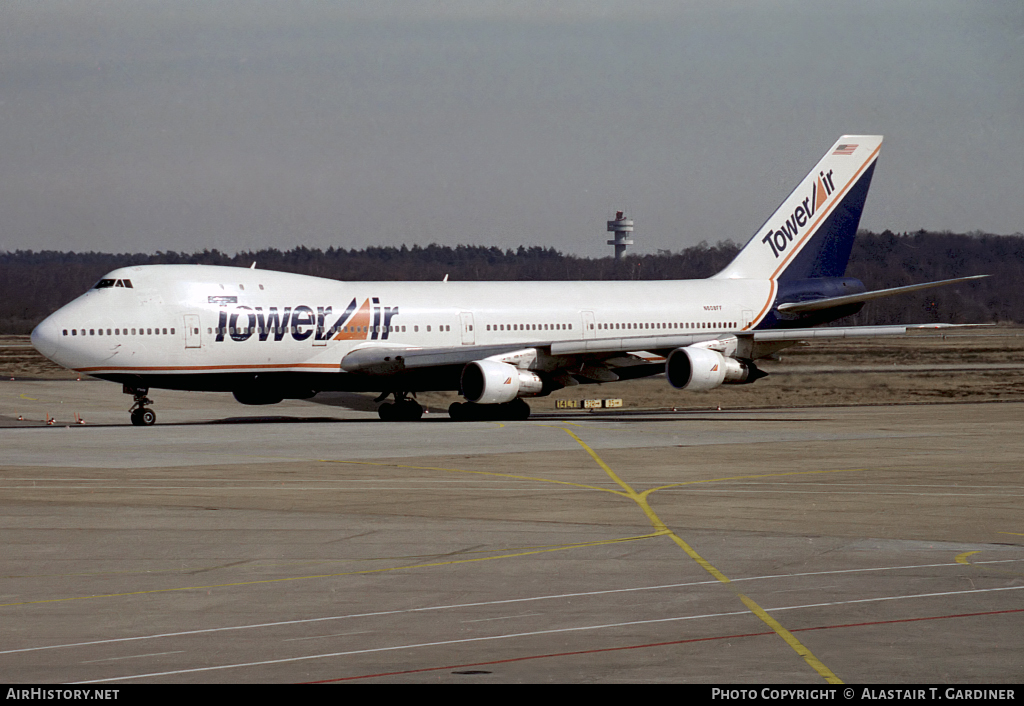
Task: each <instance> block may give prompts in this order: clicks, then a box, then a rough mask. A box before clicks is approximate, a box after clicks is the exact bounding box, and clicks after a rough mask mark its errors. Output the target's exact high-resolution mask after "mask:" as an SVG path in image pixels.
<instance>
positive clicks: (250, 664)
mask: <svg viewBox="0 0 1024 706" xmlns="http://www.w3.org/2000/svg"><path fill="white" fill-rule="evenodd" d="M1021 589H1024V586H1007V587H1004V588H979V589H975V590H972V591H943V592H940V593H919V594H914V595H909V596H883V597H881V598H862V599H857V600H852V601H834V602H831V603H809V604H806V605H795V606H784V607H780V608H765V610H766V611H768V612H772V611H782V610H799V609H801V608H819V607H821V606H837V605H846V604H851V603H873V602H876V601H897V600H905V599H910V598H935V597H938V596H957V595H964V594H970V593H990V592H993V591H1019V590H1021ZM749 614H750V613H749V611H746V610H741V611H735V612H729V613H708V614H705V615H680V616H675V617H672V618H653V619H651V620H631V621H628V622H623V623H607V624H605V625H583V626H578V627H571V628H557V629H553V630H536V631H533V632H520V633H510V634H507V635H488V636H485V637H467V638H462V639H459V640H439V641H437V642H421V643H415V644H410V645H393V646H391V647H373V648H368V649H363V650H347V651H345V652H328V653H325V654H316V655H304V656H302V657H285V658H282V659H268V660H262V661H259V662H239V663H237V664H221V665H217V666H215V667H195V668H192V669H177V670H173V671H168V672H151V673H149V674H131V675H128V676H123V677H114V678H111V679H91V680H88V681H81V682H75V683H77V684H102V683H104V682H112V681H126V680H128V679H146V678H148V677H166V676H171V675H174V674H192V673H195V672H211V671H218V670H222V669H238V668H242V667H265V666H268V665H271V664H286V663H289V662H304V661H308V660H312V659H328V658H330V657H346V656H350V655H357V654H369V653H372V652H389V651H394V650H411V649H416V648H418V647H440V646H442V645H457V644H462V643H466V642H484V641H489V640H508V639H512V638H516V637H533V636H536V635H551V634H555V633H566V632H581V631H586V630H605V629H609V628H618V627H628V626H632V625H649V624H651V623H669V622H678V621H682V620H699V619H701V618H724V617H728V616H734V615H749Z"/></svg>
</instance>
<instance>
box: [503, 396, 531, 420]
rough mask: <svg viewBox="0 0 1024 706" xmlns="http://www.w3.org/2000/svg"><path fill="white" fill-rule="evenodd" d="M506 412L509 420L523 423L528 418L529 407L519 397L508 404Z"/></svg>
mask: <svg viewBox="0 0 1024 706" xmlns="http://www.w3.org/2000/svg"><path fill="white" fill-rule="evenodd" d="M503 406H504V405H503ZM507 412H508V419H509V420H511V421H517V422H525V421H526V420H527V419H529V418H530V405H528V404H526V402H525V401H524V400H523V399H522V398H521V397H520V398H518V399H514V400H512V401H511V402H509V403H508V405H507Z"/></svg>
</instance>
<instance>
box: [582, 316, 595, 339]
mask: <svg viewBox="0 0 1024 706" xmlns="http://www.w3.org/2000/svg"><path fill="white" fill-rule="evenodd" d="M580 315H581V316H582V317H583V338H596V337H597V331H596V329H597V325H596V324H595V322H594V312H592V311H581V312H580Z"/></svg>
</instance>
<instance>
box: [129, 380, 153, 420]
mask: <svg viewBox="0 0 1024 706" xmlns="http://www.w3.org/2000/svg"><path fill="white" fill-rule="evenodd" d="M122 389H123V390H124V393H125V394H126V395H132V397H133V399H134V400H135V404H133V405H132V407H131V409H129V410H128V413H129V414H130V415H131V419H132V424H134V425H135V426H137V427H150V426H153V425H154V424H156V412H154V411H153V410H151V409H150V408H149V407H147V406H146V405H148V404H153V400H151V399H149V398H148V397H146V395H148V394H149V388H148V387H129V386H128V385H124V386H123V388H122Z"/></svg>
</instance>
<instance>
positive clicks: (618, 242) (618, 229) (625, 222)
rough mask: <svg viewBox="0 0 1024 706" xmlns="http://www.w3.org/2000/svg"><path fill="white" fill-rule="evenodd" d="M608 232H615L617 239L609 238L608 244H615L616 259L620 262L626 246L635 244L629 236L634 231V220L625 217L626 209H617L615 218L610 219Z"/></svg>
mask: <svg viewBox="0 0 1024 706" xmlns="http://www.w3.org/2000/svg"><path fill="white" fill-rule="evenodd" d="M608 232H609V233H615V239H614V240H609V241H608V244H609V245H614V246H615V261H616V262H618V261H619V260H621V259H622V253H624V252H626V246H627V245H632V244H633V239H632V238H628V237H627V235H628V234H629V233H632V232H633V221H632V220H631V219H629V218H626V217H625V212H624V211H616V212H615V220H614V221H608Z"/></svg>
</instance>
